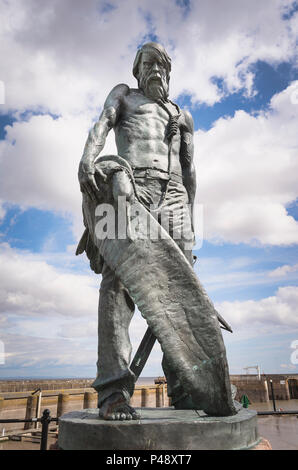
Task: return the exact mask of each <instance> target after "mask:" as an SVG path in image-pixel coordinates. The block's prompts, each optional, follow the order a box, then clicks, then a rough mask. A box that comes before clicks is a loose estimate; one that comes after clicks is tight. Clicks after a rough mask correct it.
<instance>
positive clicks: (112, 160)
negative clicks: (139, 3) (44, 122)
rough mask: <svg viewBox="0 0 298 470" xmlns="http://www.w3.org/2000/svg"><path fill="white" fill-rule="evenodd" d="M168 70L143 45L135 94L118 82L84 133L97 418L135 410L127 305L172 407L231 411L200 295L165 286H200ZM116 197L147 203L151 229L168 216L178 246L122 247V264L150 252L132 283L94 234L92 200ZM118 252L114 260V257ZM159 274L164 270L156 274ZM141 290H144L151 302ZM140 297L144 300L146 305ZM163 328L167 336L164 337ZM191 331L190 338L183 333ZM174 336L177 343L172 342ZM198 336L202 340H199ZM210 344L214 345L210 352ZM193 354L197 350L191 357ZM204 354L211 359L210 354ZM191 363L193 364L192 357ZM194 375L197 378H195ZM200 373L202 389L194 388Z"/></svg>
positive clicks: (183, 144) (191, 185)
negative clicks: (148, 333) (155, 347)
mask: <svg viewBox="0 0 298 470" xmlns="http://www.w3.org/2000/svg"><path fill="white" fill-rule="evenodd" d="M170 71H171V60H170V58H169V56H168V54H167V53H166V51H165V49H164V48H163V46H161V45H160V44H157V43H153V42H151V43H147V44H145V45H143V46H142V47H141V49H140V50H139V51H138V52H137V55H136V58H135V61H134V65H133V74H134V76H135V77H136V79H137V81H138V88H137V89H131V88H129V87H128V86H127V85H125V84H120V85H117V86H116V87H115V88H113V90H112V91H111V92H110V94H109V95H108V97H107V99H106V102H105V104H104V109H103V111H102V113H101V116H100V118H99V120H98V121H97V122H96V124H95V126H94V128H93V129H92V130H91V131H90V133H89V136H88V139H87V142H86V145H85V149H84V153H83V156H82V159H81V162H80V167H79V181H80V187H81V191H82V193H83V215H84V223H85V226H86V230H85V233H84V235H83V237H82V239H81V241H80V244H79V247H78V250H77V253H82V252H83V251H86V253H87V256H88V257H89V259H90V264H91V268H92V269H93V270H94V271H95V272H96V273H102V282H101V288H100V298H99V321H98V362H97V367H98V374H97V378H96V380H95V382H94V384H93V387H94V388H95V389H96V390H97V391H98V396H99V401H98V406H99V410H100V416H101V417H103V418H104V419H121V420H122V419H137V418H138V414H137V413H136V411H135V410H134V409H133V408H132V407H131V406H130V405H129V401H130V397H131V396H132V394H133V391H134V384H135V376H134V374H133V372H132V371H131V370H130V367H129V364H130V355H131V344H130V339H129V334H128V328H129V325H130V321H131V319H132V316H133V313H134V308H135V303H136V304H137V305H138V307H139V309H140V311H141V313H142V315H143V316H144V318H145V319H146V321H147V323H148V324H149V325H150V327H152V329H153V331H154V334H155V336H156V337H157V339H158V341H159V342H160V344H161V347H162V350H163V352H164V358H163V369H164V372H165V375H166V378H167V383H168V394H169V396H171V399H172V404H173V405H174V406H175V407H176V408H179V409H184V408H195V409H203V410H205V411H206V412H207V413H208V414H213V415H231V414H234V413H235V409H234V405H233V401H232V399H231V394H230V384H229V378H228V368H227V364H226V357H225V349H224V346H223V342H222V339H221V336H220V335H221V333H220V330H219V326H218V320H217V319H215V315H214V308H213V306H212V304H211V302H210V301H209V300H208V299H207V295H206V294H205V293H203V294H202V295H201V297H200V299H201V300H200V303H201V306H199V305H196V306H193V305H192V304H191V300H192V299H191V298H189V297H192V294H191V295H190V296H189V295H188V298H187V299H182V297H183V295H182V294H179V293H177V294H171V289H173V288H174V287H172V285H174V284H175V282H176V279H178V278H179V276H180V277H181V280H180V281H179V282H180V284H179V285H180V287H181V289H182V290H183V282H184V281H183V279H184V277H183V276H186V277H185V283H187V285H188V286H189V281H188V277H189V276H190V278H191V281H190V284H191V283H192V282H193V283H194V286H196V285H197V284H196V282H198V281H196V279H195V275H194V274H192V273H190V270H191V271H192V272H193V269H192V263H193V256H192V247H193V244H194V233H193V220H192V217H193V204H194V198H195V191H196V177H195V169H194V164H193V121H192V117H191V115H190V113H189V112H188V111H183V110H180V108H179V107H178V106H177V105H176V104H174V103H173V102H171V101H170V100H169V98H168V93H169V78H170ZM111 129H114V132H115V139H116V145H117V150H118V156H110V157H104V158H101V157H99V159H98V156H99V154H100V152H101V151H102V149H103V148H104V145H105V140H106V137H107V134H108V132H109V131H110V130H111ZM119 196H122V197H125V199H126V201H127V204H128V205H129V204H131V203H133V201H134V200H135V199H136V198H137V200H138V202H139V203H140V204H141V206H142V207H144V208H145V209H146V210H147V211H149V210H150V208H151V207H152V206H153V207H154V208H155V213H154V217H155V219H156V220H157V221H158V222H159V223H161V219H162V215H166V217H167V219H168V225H167V227H166V231H167V233H168V234H169V235H170V237H172V238H174V240H175V243H176V245H175V246H176V247H177V246H178V247H179V249H177V248H175V247H173V246H172V245H171V243H173V242H172V239H171V240H167V241H166V242H165V245H164V246H167V248H166V249H163V245H146V244H143V245H142V244H140V243H139V244H135V246H134V245H127V244H126V245H123V246H124V248H125V249H126V248H127V249H128V250H130V253H131V255H130V258H129V257H128V259H130V260H131V257H133V256H139V259H141V257H143V258H142V263H143V262H144V257H146V256H148V263H151V265H150V266H152V269H151V268H150V269H151V270H150V269H148V273H147V274H146V273H145V270H146V269H145V267H146V264H144V265H143V266H144V267H143V268H142V269H140V271H139V272H138V269H139V268H138V258H136V261H135V265H134V268H133V269H134V270H135V271H136V272H138V276H137V277H138V278H136V279H135V280H133V279H132V278H133V275H132V274H131V275H130V277H129V276H128V275H127V269H132V268H131V267H130V268H129V267H128V268H127V269H126V270H123V269H122V271H121V269H120V268H119V269H118V264H117V263H116V262H114V260H115V256H116V255H115V253H114V255H113V256H111V252H112V251H113V250H114V252H115V250H116V251H117V250H118V245H117V244H116V245H113V247H112V248H111V247H109V246H108V245H104V244H100V243H99V244H98V243H97V240H96V237H95V225H96V217H95V211H96V206H97V204H98V203H100V202H111V203H112V204H113V203H114V202H115V201H116V199H117V197H119ZM177 231H178V232H179V233H180V235H181V236H179V237H177V238H175V237H174V236H173V234H174V233H177ZM123 243H124V242H123ZM119 246H120V245H119ZM155 246H157V254H156V256H155V254H153V252H154V250H155V248H154V247H155ZM99 248H100V249H99ZM124 248H123V250H124ZM119 249H120V248H119ZM143 249H144V253H145V254H139V253H138V250H141V251H142V250H143ZM146 249H147V252H146ZM148 250H149V251H148ZM158 250H160V251H158ZM171 250H174V251H175V250H176V251H177V256H175V253H174V258H175V259H176V261H177V260H178V258H179V256H181V259H180V258H179V260H180V261H179V262H178V261H177V263H178V264H177V268H175V269H176V270H177V269H178V271H179V266H182V265H183V266H182V267H181V273H182V274H181V273H180V272H179V273H178V271H177V274H176V277H175V276H174V277H173V281H170V280H169V277H170V276H171V275H172V274H169V273H172V268H171V266H172V265H171V262H172V260H171V259H170V258H171V257H172V258H173V255H172V254H171V253H172V252H171ZM141 251H140V253H141ZM151 255H152V260H151V258H150V256H151ZM117 256H118V257H119V254H117ZM158 257H160V263H161V265H160V268H159V267H158V266H157V267H156V263H157V261H156V259H157V258H158ZM122 258H123V256H122ZM149 258H150V261H149ZM117 259H118V258H117ZM185 260H187V262H186V261H185ZM122 261H123V259H120V258H119V264H121V263H122ZM179 263H180V264H179ZM127 266H128V265H127ZM163 266H164V268H163ZM159 269H160V272H159ZM163 269H164V270H165V272H166V274H164V272H162V270H163ZM173 269H174V268H173ZM151 272H152V274H150V273H151ZM121 273H122V274H121ZM183 273H185V274H183ZM159 274H160V275H161V279H162V280H161V281H160V284H161V290H162V289H163V290H164V292H166V291H167V292H170V295H169V294H167V295H168V297H165V298H168V299H169V302H166V304H167V305H165V301H164V300H163V299H162V298H161V294H160V295H159V292H158V290H157V289H158V287H156V285H155V281H156V279H155V278H156V277H159ZM142 276H144V279H143V280H142ZM146 276H147V277H146ZM150 276H151V277H150ZM154 276H155V278H154ZM187 276H188V277H187ZM130 279H131V280H130ZM171 282H172V285H171ZM148 284H151V285H148ZM136 286H138V287H136ZM148 288H149V289H150V290H151V291H150V295H151V297H150V295H149V293H148V292H149V291H148ZM146 289H147V290H146ZM175 289H176V291H177V290H179V289H178V287H175ZM192 289H193V290H192V291H190V292H195V287H193V288H192ZM140 292H141V293H140ZM165 295H166V294H165ZM175 295H176V297H177V298H175ZM195 295H196V294H194V297H195ZM142 296H143V297H142ZM179 296H180V297H179ZM140 297H142V299H141V300H140ZM178 297H179V298H178ZM194 297H193V298H194ZM144 298H145V299H147V300H146V301H144V300H143V299H144ZM149 299H151V300H149ZM181 299H182V300H181ZM138 302H139V303H138ZM158 302H159V303H158ZM162 302H163V304H162ZM171 302H173V305H171ZM144 303H145V304H146V305H144ZM149 303H150V304H152V305H153V307H152V308H151V306H150V308H151V310H150V312H148V308H149V307H148V304H149ZM169 304H170V305H169ZM178 304H179V309H180V310H179V309H178V307H177V305H178ZM184 304H187V308H186V309H184V307H183V305H184ZM161 305H163V306H164V308H165V309H168V310H167V314H166V315H162V313H161V315H160V312H161V310H160V308H161V307H160V306H161ZM181 305H182V307H181ZM176 307H177V309H176V310H175V308H176ZM201 307H202V308H201ZM181 308H182V310H183V312H184V310H187V312H188V313H187V314H186V317H185V318H186V320H185V322H184V323H183V322H182V320H181V322H182V323H181V325H180V326H179V322H180V317H179V315H178V313H177V321H176V323H175V322H174V320H173V319H174V318H175V312H176V311H177V312H178V311H182V310H181ZM200 308H201V310H200V311H202V312H203V311H204V313H202V315H203V317H202V318H201V319H200V315H199V314H197V313H196V311H197V310H198V309H200ZM154 309H155V310H154ZM171 309H172V310H171ZM196 309H197V310H196ZM170 310H171V311H170ZM171 312H172V313H171ZM173 312H174V313H173ZM171 315H172V316H171ZM210 318H211V320H210ZM183 321H184V320H183ZM210 321H211V323H210ZM164 322H165V323H164ZM208 322H209V323H210V324H209V323H208ZM186 324H187V326H185V325H186ZM210 325H211V326H210ZM204 328H205V329H204ZM171 329H173V330H172V333H171ZM165 330H168V333H169V334H168V336H167V335H166V334H165ZM187 331H188V332H189V333H187ZM191 331H192V332H193V333H190V332H191ZM176 334H177V347H176V343H175V342H173V341H174V339H173V338H174V336H175V335H176ZM185 335H186V336H187V335H193V338H192V339H189V344H188V337H185ZM202 335H203V336H204V339H202V341H203V342H204V341H205V343H204V344H203V343H201V342H200V341H201V339H200V338H201V337H202ZM208 338H210V339H208ZM214 338H215V339H214ZM213 341H216V345H219V346H218V351H217V350H216V347H217V346H216V347H215V346H214V345H213ZM214 344H215V343H214ZM208 348H209V349H208ZM196 351H199V352H198V355H197V356H196V354H197V352H196ZM212 351H213V352H212ZM216 351H217V352H216ZM215 352H216V354H215ZM212 354H215V356H216V357H215V356H214V357H211V356H212ZM193 357H196V359H192V358H193ZM198 358H199V359H200V363H199V364H198ZM192 361H194V362H192ZM190 364H191V366H190ZM193 364H195V365H193ZM196 373H197V375H198V378H199V379H198V380H199V381H198V382H196V380H197V376H196V375H195V374H196ZM200 374H201V375H200ZM204 374H205V375H204ZM205 376H206V383H205V384H203V385H202V386H201V385H200V384H201V383H202V382H204V380H205V379H204V377H205ZM207 376H208V377H207ZM197 384H199V385H197ZM212 384H215V385H212ZM210 388H213V390H210ZM199 389H200V390H199ZM196 391H198V393H196Z"/></svg>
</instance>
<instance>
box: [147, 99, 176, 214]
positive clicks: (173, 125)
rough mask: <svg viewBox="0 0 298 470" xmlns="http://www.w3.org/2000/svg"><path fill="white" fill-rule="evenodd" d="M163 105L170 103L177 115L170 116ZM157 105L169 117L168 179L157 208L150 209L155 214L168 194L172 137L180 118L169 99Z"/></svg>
mask: <svg viewBox="0 0 298 470" xmlns="http://www.w3.org/2000/svg"><path fill="white" fill-rule="evenodd" d="M165 103H171V104H172V105H173V106H174V107H175V108H176V109H177V114H172V113H171V111H170V110H169V109H168V107H167V106H166V104H165ZM157 104H159V106H161V107H162V108H163V109H164V110H165V111H166V112H167V113H168V115H169V117H170V120H169V123H168V128H167V134H166V138H167V139H168V176H169V179H168V181H167V185H166V189H165V191H164V192H163V193H162V196H161V199H160V202H159V204H158V206H157V207H156V208H155V209H152V212H156V211H157V210H158V209H161V208H162V207H163V206H164V203H165V200H166V197H167V194H168V190H169V183H170V179H171V174H172V143H173V137H174V136H175V135H176V134H177V132H178V120H179V118H180V116H181V111H180V108H179V106H178V105H177V104H176V103H173V102H172V101H170V100H169V99H166V100H162V99H160V100H158V101H157Z"/></svg>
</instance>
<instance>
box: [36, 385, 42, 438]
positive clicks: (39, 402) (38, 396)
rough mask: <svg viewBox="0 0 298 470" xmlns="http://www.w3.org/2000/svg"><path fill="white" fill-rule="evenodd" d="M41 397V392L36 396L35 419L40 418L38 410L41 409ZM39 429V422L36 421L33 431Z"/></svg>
mask: <svg viewBox="0 0 298 470" xmlns="http://www.w3.org/2000/svg"><path fill="white" fill-rule="evenodd" d="M41 395H42V391H41V390H40V391H39V394H38V395H37V405H36V418H40V409H41ZM38 428H39V421H36V423H35V429H38Z"/></svg>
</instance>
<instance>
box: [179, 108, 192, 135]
mask: <svg viewBox="0 0 298 470" xmlns="http://www.w3.org/2000/svg"><path fill="white" fill-rule="evenodd" d="M181 114H182V116H183V124H184V127H185V130H186V131H187V132H190V133H193V131H194V124H193V118H192V115H191V113H190V112H189V111H188V110H187V109H181Z"/></svg>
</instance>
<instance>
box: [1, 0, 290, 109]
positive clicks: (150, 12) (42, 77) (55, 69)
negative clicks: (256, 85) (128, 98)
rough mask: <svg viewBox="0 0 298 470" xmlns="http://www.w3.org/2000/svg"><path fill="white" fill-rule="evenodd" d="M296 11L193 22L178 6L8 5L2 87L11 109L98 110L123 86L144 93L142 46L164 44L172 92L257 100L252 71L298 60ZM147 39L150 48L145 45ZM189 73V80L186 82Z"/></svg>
mask: <svg viewBox="0 0 298 470" xmlns="http://www.w3.org/2000/svg"><path fill="white" fill-rule="evenodd" d="M292 3H293V2H290V1H286V2H285V1H284V0H263V1H262V2H259V1H258V0H251V1H250V2H239V1H238V0H225V1H224V2H222V1H218V0H203V1H199V2H198V1H197V2H191V10H190V12H189V14H185V9H183V8H181V7H180V6H179V5H178V2H177V3H176V2H168V0H142V1H140V0H126V1H120V0H117V1H111V2H110V3H109V4H110V5H111V6H112V7H114V8H110V9H107V8H105V6H106V5H107V4H106V2H103V1H96V0H86V1H84V2H81V1H80V0H63V2H61V1H59V0H51V1H50V2H46V3H42V4H41V3H40V1H38V0H27V1H26V2H22V1H20V0H9V1H7V0H1V1H0V17H1V20H2V21H1V23H2V34H1V35H0V54H1V58H2V70H1V73H2V76H1V79H2V80H3V81H4V83H5V85H6V108H5V109H14V110H18V111H20V110H24V109H28V108H30V109H32V108H35V109H43V110H50V111H51V112H53V113H67V112H71V113H76V112H79V111H82V110H85V109H86V108H89V109H93V110H95V109H96V108H97V107H98V106H100V105H102V104H103V101H104V99H105V96H106V95H107V93H108V91H109V90H110V89H111V88H112V87H113V86H114V85H116V84H117V83H121V82H124V83H126V82H127V83H128V84H130V85H134V84H135V80H134V78H133V77H132V74H131V67H132V63H133V59H134V56H135V51H136V48H137V46H138V45H139V44H140V43H141V42H143V41H144V40H146V38H148V34H149V33H153V34H156V35H157V36H158V38H159V40H160V41H161V42H163V43H164V44H165V46H166V47H167V48H168V50H169V52H170V53H171V55H172V57H173V74H172V83H171V90H172V95H173V96H174V97H177V96H178V95H179V94H180V93H182V92H183V91H187V92H188V93H191V94H192V95H193V100H194V101H200V102H204V103H209V104H212V103H214V102H216V101H219V100H220V99H221V96H222V94H223V93H225V92H222V91H220V89H218V87H217V85H216V84H215V83H214V81H213V78H214V77H220V78H222V79H224V81H225V88H226V92H228V93H231V92H233V91H236V90H239V89H240V88H242V87H244V88H245V89H246V91H247V93H253V87H252V79H253V72H252V70H251V65H252V64H253V63H255V62H256V61H258V60H265V61H268V62H270V63H278V62H283V61H289V60H294V58H295V39H296V35H297V14H296V15H293V16H292V17H291V18H290V19H288V20H283V18H282V14H283V12H285V11H286V10H287V8H289V7H290V5H291V4H292ZM144 38H145V39H144ZM186 70H189V73H185V71H186Z"/></svg>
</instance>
